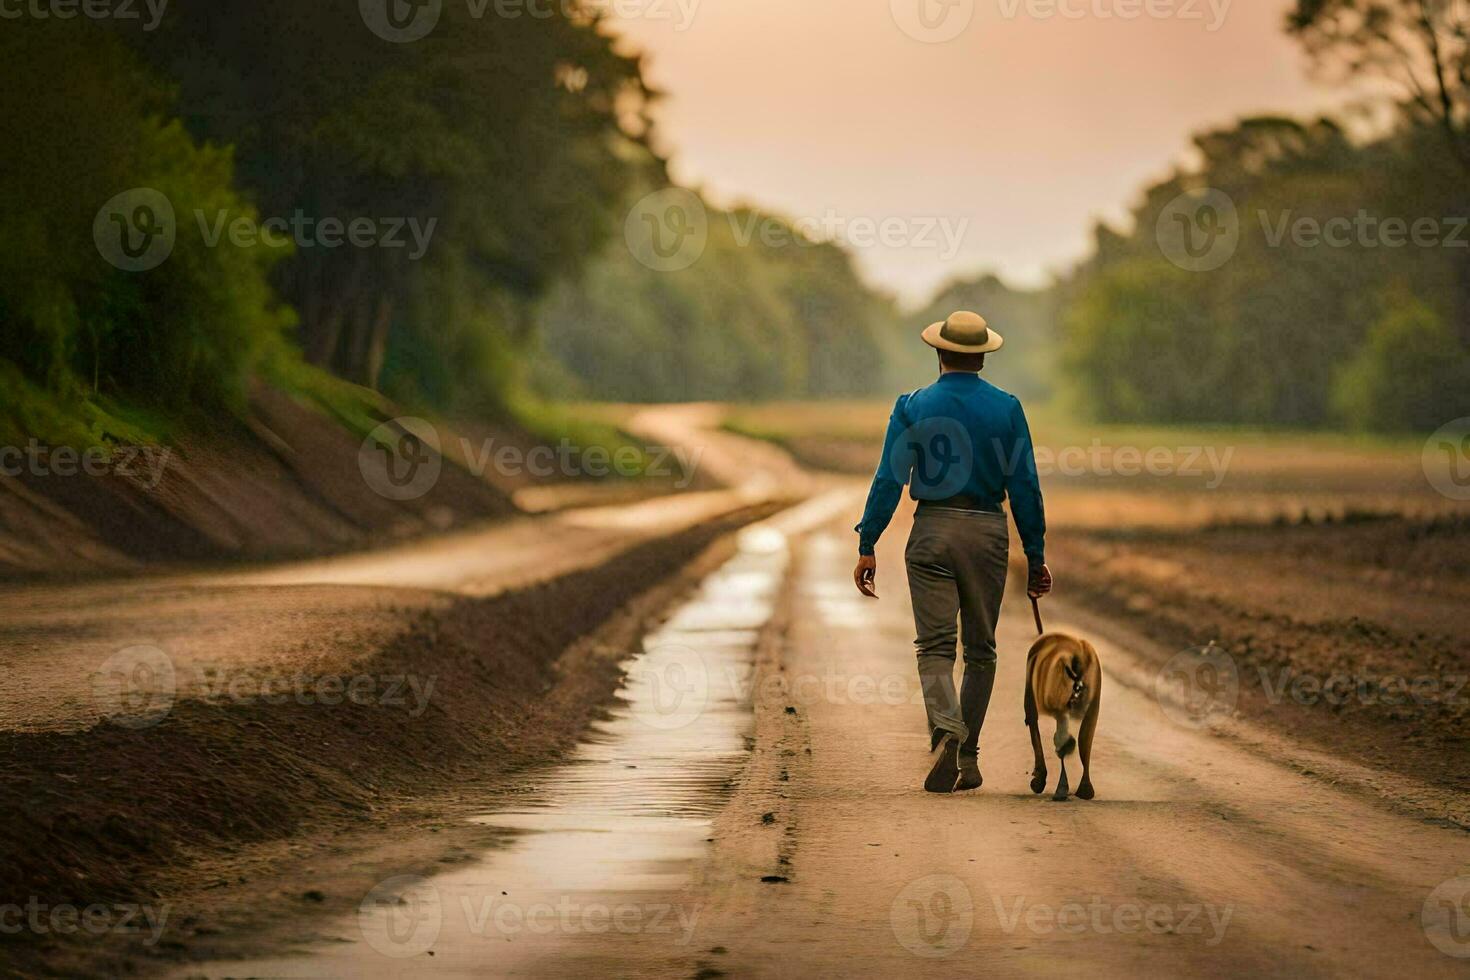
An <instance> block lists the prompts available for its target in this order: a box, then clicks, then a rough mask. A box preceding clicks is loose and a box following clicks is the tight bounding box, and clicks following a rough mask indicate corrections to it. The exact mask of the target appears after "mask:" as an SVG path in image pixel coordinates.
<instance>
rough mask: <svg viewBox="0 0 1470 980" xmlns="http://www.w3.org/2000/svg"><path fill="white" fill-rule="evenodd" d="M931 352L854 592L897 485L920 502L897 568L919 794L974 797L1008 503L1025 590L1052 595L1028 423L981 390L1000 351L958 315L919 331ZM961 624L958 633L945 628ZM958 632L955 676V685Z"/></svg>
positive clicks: (993, 336)
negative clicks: (914, 699)
mask: <svg viewBox="0 0 1470 980" xmlns="http://www.w3.org/2000/svg"><path fill="white" fill-rule="evenodd" d="M924 341H925V343H927V344H928V345H929V346H931V347H933V348H935V349H936V350H937V351H938V352H939V369H940V374H939V380H938V381H937V382H935V383H934V384H932V385H929V386H928V387H927V388H920V389H918V390H917V391H914V392H911V393H910V394H907V395H900V396H899V399H898V402H897V403H896V404H895V405H894V406H893V415H892V417H891V418H889V420H888V434H887V436H886V437H885V439H884V441H883V459H882V460H881V461H880V462H879V464H878V471H877V473H876V474H875V475H874V477H873V488H872V490H871V491H870V492H869V493H868V505H867V508H866V510H864V512H863V519H862V522H861V523H860V524H858V526H857V527H856V528H855V529H854V530H856V531H857V532H858V555H859V557H858V563H857V568H856V569H855V570H854V571H853V581H854V582H855V583H856V584H857V587H858V590H859V591H861V592H862V593H863V595H866V596H869V597H871V598H875V599H876V598H877V594H876V593H875V592H874V590H873V585H874V581H875V579H876V577H877V571H878V560H877V558H875V557H874V553H873V549H874V546H875V545H876V544H877V543H878V538H879V537H880V536H881V535H882V534H883V531H884V530H885V529H886V528H887V527H888V524H889V522H890V521H891V520H892V519H893V511H894V509H895V508H896V507H897V506H898V501H899V498H900V497H901V496H902V495H903V487H904V485H905V484H908V485H909V486H910V493H911V495H912V496H913V498H914V499H915V500H917V501H918V502H919V503H918V510H917V512H916V513H915V516H914V527H913V531H912V532H911V533H910V534H909V542H908V550H907V552H906V553H905V561H906V563H907V565H908V575H909V592H910V594H911V595H912V597H913V606H914V626H915V628H916V631H917V634H918V635H917V639H915V641H914V646H915V647H916V648H917V649H918V655H919V682H920V684H921V685H922V688H923V692H924V708H925V711H926V712H927V714H928V722H929V724H928V730H929V732H930V735H931V742H930V748H931V750H932V752H933V754H934V759H933V765H932V767H931V768H930V771H929V776H928V778H927V779H925V780H924V789H926V790H928V791H929V792H931V793H950V792H954V791H955V790H966V789H978V788H979V787H980V785H981V783H982V782H984V780H983V778H982V777H981V775H980V761H979V742H980V728H981V726H982V725H983V724H984V723H985V712H986V710H987V709H988V708H989V706H990V693H991V690H992V689H993V688H994V686H995V660H996V657H995V624H996V620H997V618H998V617H999V615H1000V601H1001V597H1002V595H1003V594H1004V593H1005V585H1006V571H1007V562H1008V559H1009V551H1010V535H1009V532H1008V531H1007V528H1006V517H1005V509H1004V508H1003V507H1002V506H1001V505H1002V504H1003V503H1004V502H1005V500H1006V498H1007V497H1009V498H1010V500H1011V511H1012V513H1013V514H1014V515H1015V520H1016V530H1017V531H1019V532H1020V536H1021V544H1022V547H1023V548H1024V550H1025V552H1026V560H1027V562H1028V564H1029V566H1030V567H1029V575H1028V580H1027V591H1028V593H1029V594H1031V595H1032V596H1038V597H1039V596H1043V595H1046V594H1048V593H1049V592H1050V591H1051V587H1052V580H1051V572H1050V570H1048V569H1047V567H1046V558H1045V548H1044V540H1045V537H1046V515H1045V512H1044V510H1043V508H1042V502H1041V488H1040V486H1039V484H1038V482H1037V479H1036V458H1035V454H1034V453H1033V451H1032V447H1031V431H1030V429H1029V428H1028V427H1027V425H1026V414H1025V412H1023V411H1022V410H1021V403H1020V402H1019V401H1018V400H1017V399H1016V398H1015V396H1013V395H1010V394H1007V393H1006V392H1004V391H1001V390H1000V389H999V388H997V387H995V386H994V385H992V384H990V383H988V382H986V381H983V380H981V378H980V371H981V370H983V369H984V367H985V355H986V354H990V353H994V352H995V351H998V350H1000V348H1001V345H1002V344H1003V343H1005V341H1004V339H1003V338H1002V337H1001V335H1000V334H999V333H997V332H996V331H994V330H991V329H990V327H989V325H988V324H987V323H986V322H985V318H984V317H982V316H980V315H979V314H976V313H969V312H963V311H962V312H959V313H955V314H954V315H952V316H951V317H950V318H949V319H948V320H945V321H944V322H943V323H935V324H932V325H931V326H930V327H929V328H928V329H927V330H925V331H924ZM956 617H958V618H959V622H960V629H959V630H958V631H957V630H956V627H955V619H956ZM956 632H958V633H959V637H960V639H962V640H963V642H964V647H965V674H964V680H963V681H962V682H961V685H960V690H959V693H958V696H956V692H955V685H954V664H955V639H956Z"/></svg>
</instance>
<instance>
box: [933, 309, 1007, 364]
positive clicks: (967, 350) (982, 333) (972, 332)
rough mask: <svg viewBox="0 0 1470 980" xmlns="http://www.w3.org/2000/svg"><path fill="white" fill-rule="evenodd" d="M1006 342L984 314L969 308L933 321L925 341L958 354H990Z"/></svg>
mask: <svg viewBox="0 0 1470 980" xmlns="http://www.w3.org/2000/svg"><path fill="white" fill-rule="evenodd" d="M1005 342H1006V341H1005V338H1004V337H1002V336H1001V335H1000V334H998V333H996V332H995V331H994V330H991V329H990V325H989V324H987V323H986V322H985V318H984V317H983V316H981V315H980V314H978V313H971V312H970V311H969V310H960V311H959V312H958V313H951V314H950V315H949V319H948V320H943V321H941V322H939V323H931V324H930V325H929V326H928V328H926V329H925V330H924V343H926V344H928V345H929V346H930V347H937V348H938V349H940V350H949V351H954V352H955V353H957V354H989V353H990V352H991V351H997V350H1000V348H1001V345H1003V344H1004V343H1005Z"/></svg>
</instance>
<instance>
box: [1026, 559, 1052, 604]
mask: <svg viewBox="0 0 1470 980" xmlns="http://www.w3.org/2000/svg"><path fill="white" fill-rule="evenodd" d="M1026 594H1027V595H1028V596H1030V597H1031V598H1033V599H1040V598H1041V597H1042V596H1044V595H1050V594H1051V569H1050V568H1047V567H1046V565H1045V564H1041V565H1032V566H1031V574H1030V575H1028V576H1027V577H1026Z"/></svg>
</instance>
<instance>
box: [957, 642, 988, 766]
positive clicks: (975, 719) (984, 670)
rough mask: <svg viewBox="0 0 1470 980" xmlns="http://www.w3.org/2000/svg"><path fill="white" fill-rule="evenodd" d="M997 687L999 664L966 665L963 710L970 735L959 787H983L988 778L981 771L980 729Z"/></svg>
mask: <svg viewBox="0 0 1470 980" xmlns="http://www.w3.org/2000/svg"><path fill="white" fill-rule="evenodd" d="M993 690H995V666H994V665H993V664H992V665H990V666H988V667H976V666H971V665H969V664H966V665H965V678H964V680H963V681H962V682H961V683H960V714H961V716H962V717H963V718H964V720H965V728H966V729H967V731H968V733H969V734H968V737H967V738H966V739H965V741H964V743H963V744H962V745H961V746H960V760H959V761H960V778H959V783H958V785H956V786H955V789H957V790H962V789H979V788H980V786H981V784H982V783H984V782H985V779H984V777H982V776H981V775H980V729H981V728H982V727H984V725H985V714H986V712H987V711H989V710H990V694H991V692H992V691H993Z"/></svg>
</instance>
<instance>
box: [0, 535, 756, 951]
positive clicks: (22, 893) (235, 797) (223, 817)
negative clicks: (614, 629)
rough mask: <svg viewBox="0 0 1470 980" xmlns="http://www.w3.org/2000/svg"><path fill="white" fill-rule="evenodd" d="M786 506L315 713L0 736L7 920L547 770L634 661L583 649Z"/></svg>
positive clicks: (487, 627) (150, 890)
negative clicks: (698, 562) (580, 644)
mask: <svg viewBox="0 0 1470 980" xmlns="http://www.w3.org/2000/svg"><path fill="white" fill-rule="evenodd" d="M771 509H772V508H771V507H762V508H759V509H753V510H747V511H744V512H740V513H738V514H735V515H732V516H730V517H727V518H725V519H723V520H721V521H718V522H715V523H711V524H705V525H701V526H699V527H696V528H694V529H691V530H689V531H686V532H683V533H681V534H679V535H676V536H673V537H669V538H663V539H659V540H656V541H653V542H650V543H647V544H643V545H639V546H637V547H635V548H633V549H632V550H630V551H627V552H625V553H624V554H622V555H621V556H619V557H618V558H616V559H614V560H613V561H612V562H610V563H608V564H606V565H603V566H600V567H597V568H593V569H589V570H586V571H581V572H576V573H573V574H570V575H567V576H564V577H562V578H559V579H556V580H554V581H551V582H548V583H546V584H543V585H539V586H536V587H533V588H529V589H525V590H523V591H519V592H514V593H509V594H505V595H501V596H498V597H495V598H493V599H486V600H471V599H465V600H460V601H458V602H456V603H455V604H454V605H453V606H451V607H450V608H448V609H447V610H444V611H440V612H435V613H429V614H421V615H419V616H417V617H416V618H415V620H414V621H413V622H412V624H411V625H409V626H408V627H407V628H406V629H405V630H404V632H403V633H402V634H401V635H399V636H398V637H397V638H396V639H394V640H393V641H392V642H390V643H389V644H388V645H387V646H386V647H385V648H384V649H382V650H381V651H379V652H378V653H377V654H375V655H373V656H372V657H371V658H369V659H368V660H367V661H366V662H363V663H361V664H360V665H359V666H358V667H356V668H354V669H355V671H356V672H355V673H354V674H353V675H352V676H351V677H344V676H340V675H322V676H319V677H313V678H312V679H311V683H310V684H309V686H308V687H307V688H306V691H307V693H306V696H305V697H303V696H302V695H301V690H302V689H301V688H295V689H293V691H292V692H288V696H286V697H284V698H282V697H279V696H273V695H272V694H270V693H265V692H262V693H260V694H259V695H258V696H251V697H238V698H224V699H217V700H203V701H201V700H190V701H183V702H178V703H176V704H174V705H173V706H172V708H171V710H169V711H168V713H167V715H166V716H165V717H162V718H161V719H155V720H154V723H152V724H149V725H146V726H143V727H137V725H136V722H130V723H129V724H118V723H113V722H108V723H104V724H101V725H98V726H96V727H94V728H91V729H88V730H86V731H81V732H72V733H54V732H53V733H31V734H17V733H5V734H0V780H3V782H4V784H5V786H6V787H7V792H6V793H4V794H0V904H3V903H7V902H14V903H18V904H20V905H22V906H24V905H25V903H26V902H27V901H28V900H30V899H33V898H34V899H36V900H38V901H40V902H42V903H44V904H46V905H49V906H55V905H58V904H61V903H70V904H73V905H76V906H78V907H85V906H89V905H94V904H97V903H104V904H105V903H121V902H131V901H149V900H152V899H156V898H157V896H159V895H166V894H168V893H169V892H170V890H171V889H173V888H176V887H177V886H178V884H179V882H180V881H181V880H182V879H184V878H191V877H192V878H193V879H197V878H198V877H199V872H198V870H197V869H198V867H199V866H201V865H204V866H207V865H209V864H210V863H211V862H227V860H228V857H229V855H230V854H231V853H232V852H233V851H235V850H237V849H238V848H240V847H241V846H242V845H246V844H250V843H255V842H262V841H270V840H282V839H285V838H287V837H289V836H290V835H293V834H296V833H300V832H303V831H305V830H306V829H307V828H308V827H309V828H310V829H311V831H312V832H313V833H316V834H326V835H330V834H331V833H332V828H333V827H338V828H341V829H342V830H344V831H346V830H350V829H352V828H354V827H360V826H363V825H364V824H366V823H370V822H372V821H374V820H375V819H377V816H376V815H378V814H379V813H380V812H388V811H391V809H392V807H393V805H394V803H395V801H400V800H403V799H405V798H409V797H413V796H414V795H416V794H423V793H427V792H431V791H433V790H434V789H435V788H437V787H442V786H445V785H448V784H451V783H453V782H454V781H455V780H457V779H476V780H483V779H486V778H487V777H491V776H495V775H496V774H501V773H510V772H513V771H516V770H518V769H521V768H523V767H525V766H528V765H531V764H534V763H537V762H541V761H544V760H546V759H547V758H549V757H551V756H552V755H553V754H554V753H556V752H558V751H560V750H562V749H564V748H565V747H566V746H568V745H570V744H571V743H572V742H574V741H575V739H576V738H577V737H578V735H579V734H580V732H581V731H582V729H583V728H584V726H585V725H586V723H587V721H588V720H589V719H590V718H591V717H592V716H593V715H594V713H595V712H596V711H597V706H598V705H599V704H600V703H601V702H603V701H604V700H605V699H606V698H607V697H608V696H609V695H610V694H611V693H612V692H613V691H614V690H615V689H616V685H617V683H618V678H619V677H620V676H621V670H620V664H621V663H622V662H623V660H624V659H626V657H627V656H628V655H630V653H631V651H630V650H627V649H622V650H605V651H600V652H596V651H594V652H591V653H588V654H586V655H583V656H579V657H578V658H576V660H575V662H574V663H569V662H567V661H566V660H565V659H560V658H561V655H562V653H563V651H566V650H567V649H568V648H569V647H571V646H572V645H573V644H574V642H575V641H577V640H578V639H579V638H580V637H583V636H585V635H587V634H589V633H592V632H593V631H595V630H597V629H598V628H599V627H601V626H603V624H605V623H607V622H609V621H610V620H612V619H613V618H614V617H616V616H618V615H619V614H620V611H622V610H624V609H625V608H626V607H628V606H629V604H630V603H633V604H636V603H637V602H638V598H639V597H640V596H645V595H647V594H649V591H650V590H651V589H654V588H655V586H657V585H658V584H659V583H661V582H664V581H666V580H669V579H670V578H671V577H672V576H673V575H674V573H675V572H676V571H677V570H679V569H680V568H681V567H683V566H684V565H685V564H686V563H688V562H689V561H691V560H692V559H694V558H695V557H696V556H698V555H699V554H700V553H701V552H703V551H704V550H705V549H706V548H707V547H708V546H709V545H710V544H711V543H712V542H713V541H715V540H716V539H718V538H720V537H721V536H723V535H725V534H727V533H728V532H729V531H731V530H733V529H734V528H736V527H738V526H740V525H742V524H744V523H747V522H749V521H750V520H754V519H757V518H759V517H761V516H764V515H765V514H766V513H768V512H769V511H770V510H771ZM363 679H366V680H363ZM354 685H355V687H354ZM354 689H355V690H356V695H354V693H353V692H354ZM324 692H325V693H324ZM278 693H279V692H278ZM291 694H294V696H290V695H291ZM55 943H56V940H55V938H54V937H50V936H42V937H35V936H31V937H27V939H26V944H25V947H24V949H23V950H22V956H23V958H26V959H33V960H35V961H36V962H42V963H44V962H46V961H47V960H48V958H49V957H51V956H52V955H53V954H57V953H62V954H64V953H65V952H66V951H65V950H64V949H62V948H61V947H59V946H57V945H55ZM176 951H177V950H175V952H176ZM158 952H163V953H165V954H166V953H167V952H168V950H167V948H165V949H161V950H159V951H158Z"/></svg>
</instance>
